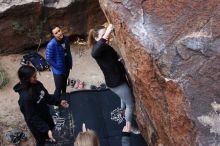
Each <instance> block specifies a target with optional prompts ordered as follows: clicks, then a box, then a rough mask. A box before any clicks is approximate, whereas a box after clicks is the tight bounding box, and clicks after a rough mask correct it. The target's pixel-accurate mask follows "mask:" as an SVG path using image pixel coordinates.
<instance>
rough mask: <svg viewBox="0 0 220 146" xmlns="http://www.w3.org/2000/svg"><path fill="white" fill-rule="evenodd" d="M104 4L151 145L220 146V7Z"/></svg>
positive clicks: (157, 0) (209, 0)
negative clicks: (113, 27) (113, 28)
mask: <svg viewBox="0 0 220 146" xmlns="http://www.w3.org/2000/svg"><path fill="white" fill-rule="evenodd" d="M99 2H100V4H101V7H102V9H103V11H104V12H105V15H106V16H107V19H108V21H110V22H111V23H113V25H114V26H115V36H114V38H115V41H116V43H117V44H118V48H120V49H119V50H120V52H121V55H122V57H123V58H124V61H125V65H126V68H127V70H128V73H129V75H130V78H131V81H132V85H133V91H134V95H135V102H136V114H137V120H138V124H139V126H140V129H141V132H142V134H143V135H144V137H145V139H146V140H147V141H148V142H149V145H160V146H194V145H198V146H212V145H215V146H217V145H220V115H219V112H218V111H219V110H220V1H219V0H199V1H192V0H172V1H167V0H143V1H138V0H99Z"/></svg>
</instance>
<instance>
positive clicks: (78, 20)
mask: <svg viewBox="0 0 220 146" xmlns="http://www.w3.org/2000/svg"><path fill="white" fill-rule="evenodd" d="M105 21H106V19H105V17H104V14H103V12H102V11H101V8H100V6H99V2H98V0H0V32H1V37H0V54H9V53H18V52H21V51H25V50H27V49H31V48H32V49H35V48H37V45H38V43H39V40H40V39H41V40H42V43H46V41H48V40H49V39H50V35H49V26H50V25H52V24H58V25H60V26H62V27H63V29H64V31H65V34H66V35H69V36H70V35H79V36H86V35H87V32H88V30H89V29H90V28H91V27H93V26H94V25H96V24H102V23H104V22H105Z"/></svg>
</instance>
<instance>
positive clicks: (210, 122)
mask: <svg viewBox="0 0 220 146" xmlns="http://www.w3.org/2000/svg"><path fill="white" fill-rule="evenodd" d="M211 106H212V108H213V110H214V111H215V112H210V113H209V114H208V115H203V116H200V117H198V120H199V122H200V123H201V124H203V125H204V126H210V127H211V128H210V133H216V134H218V135H220V114H219V113H217V112H216V111H220V104H218V103H216V102H215V101H214V102H213V103H211Z"/></svg>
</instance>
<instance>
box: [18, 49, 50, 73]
mask: <svg viewBox="0 0 220 146" xmlns="http://www.w3.org/2000/svg"><path fill="white" fill-rule="evenodd" d="M20 63H21V65H28V64H29V63H31V64H32V65H33V66H34V67H35V68H36V69H37V71H44V70H47V69H49V68H50V66H49V64H48V63H47V61H46V59H45V58H44V57H43V56H41V55H40V54H39V53H38V52H31V53H28V54H26V55H24V56H23V58H22V59H21V62H20Z"/></svg>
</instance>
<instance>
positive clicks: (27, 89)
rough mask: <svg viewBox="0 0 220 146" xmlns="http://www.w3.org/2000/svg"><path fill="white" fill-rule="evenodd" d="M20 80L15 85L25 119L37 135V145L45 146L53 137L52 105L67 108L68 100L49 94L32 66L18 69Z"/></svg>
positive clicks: (34, 134) (35, 135)
mask: <svg viewBox="0 0 220 146" xmlns="http://www.w3.org/2000/svg"><path fill="white" fill-rule="evenodd" d="M18 77H19V79H20V82H19V83H17V84H16V85H15V86H14V90H15V92H18V93H19V95H20V97H19V100H18V104H19V106H20V110H21V112H22V114H23V115H24V119H25V121H26V123H27V126H28V127H29V129H30V131H31V132H32V134H33V136H34V137H35V140H36V143H37V146H44V143H45V140H46V139H52V140H54V138H53V134H52V129H53V128H54V126H55V125H54V122H53V119H52V116H51V115H50V110H49V106H48V104H50V105H61V106H63V107H65V108H67V107H68V106H69V105H68V103H67V101H65V100H61V99H58V98H54V97H52V96H51V95H49V93H48V91H47V90H46V89H45V88H44V86H43V84H42V83H41V82H39V81H38V80H37V73H36V70H35V68H33V67H32V66H22V67H20V68H19V70H18Z"/></svg>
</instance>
